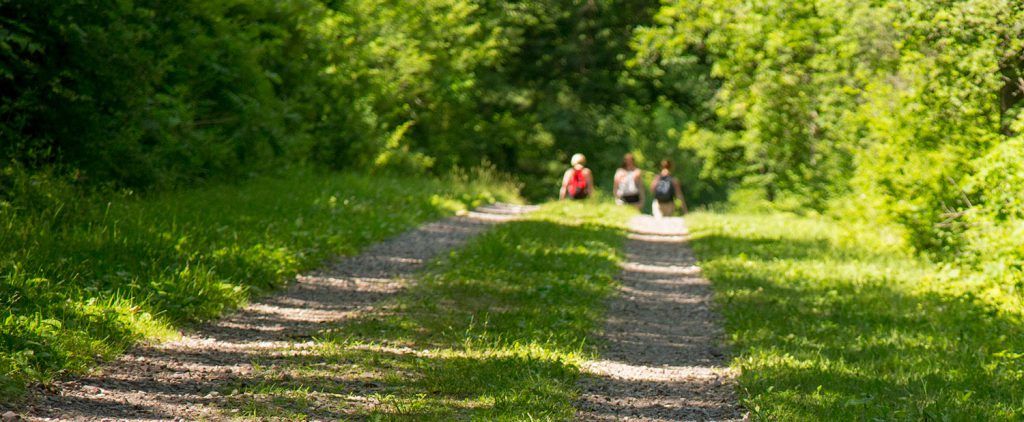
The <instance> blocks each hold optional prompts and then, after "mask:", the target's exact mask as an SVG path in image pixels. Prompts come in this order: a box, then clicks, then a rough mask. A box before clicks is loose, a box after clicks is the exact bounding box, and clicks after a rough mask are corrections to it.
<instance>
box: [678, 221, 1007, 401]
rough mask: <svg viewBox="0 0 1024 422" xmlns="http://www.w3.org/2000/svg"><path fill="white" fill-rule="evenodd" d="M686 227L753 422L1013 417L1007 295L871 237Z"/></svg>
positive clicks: (844, 231)
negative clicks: (728, 341)
mask: <svg viewBox="0 0 1024 422" xmlns="http://www.w3.org/2000/svg"><path fill="white" fill-rule="evenodd" d="M688 222H689V225H690V229H691V232H692V233H693V245H694V248H695V250H696V252H697V255H698V257H699V258H700V261H701V265H702V267H703V268H704V271H705V274H706V275H707V277H708V278H709V279H710V280H711V281H712V282H713V284H714V286H715V289H716V294H717V301H718V303H719V304H720V308H721V310H722V312H723V313H724V315H725V317H726V329H727V331H728V332H729V335H730V336H731V341H732V343H733V344H734V347H735V349H734V352H735V353H736V354H737V357H736V358H735V361H734V366H736V367H738V368H739V369H740V370H742V375H741V377H740V386H741V390H742V392H741V396H742V397H744V400H743V404H744V405H745V406H746V407H747V408H748V409H749V410H750V411H751V416H752V417H753V419H756V420H806V421H811V420H850V421H853V420H863V421H870V420H931V421H945V420H954V421H959V420H992V421H997V420H1005V421H1011V420H1012V421H1019V420H1021V418H1024V321H1022V314H1024V308H1022V306H1021V293H1020V292H1019V291H1018V292H1013V291H1012V289H1007V288H1005V287H1004V286H997V285H994V284H993V283H991V282H988V281H986V280H984V279H983V278H981V277H979V276H974V275H972V274H967V273H962V272H958V271H957V270H955V269H951V268H944V267H942V266H939V265H935V264H931V263H928V262H925V261H923V260H921V259H918V258H915V257H914V256H912V255H910V254H908V253H906V252H905V251H903V250H902V248H901V247H899V246H898V245H895V244H894V243H893V242H891V241H889V240H887V237H886V236H885V233H884V230H882V229H879V228H877V227H865V226H858V225H851V224H844V223H841V222H835V221H830V220H826V219H818V218H805V217H797V216H792V215H780V214H776V215H739V214H710V213H701V214H695V215H694V216H692V217H690V218H688Z"/></svg>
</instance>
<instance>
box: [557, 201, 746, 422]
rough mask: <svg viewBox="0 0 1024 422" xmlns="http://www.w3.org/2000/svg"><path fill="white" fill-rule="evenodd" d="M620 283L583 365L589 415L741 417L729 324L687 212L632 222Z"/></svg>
mask: <svg viewBox="0 0 1024 422" xmlns="http://www.w3.org/2000/svg"><path fill="white" fill-rule="evenodd" d="M629 231H630V233H629V240H628V242H627V244H626V257H627V259H626V262H625V264H624V265H623V272H622V275H621V277H620V281H621V284H622V286H621V288H620V292H619V294H618V295H617V297H616V298H614V299H613V300H612V301H611V303H610V304H609V307H608V314H607V322H606V324H605V327H604V330H603V331H602V332H601V333H600V334H599V335H598V336H597V337H598V344H599V345H600V346H599V351H600V355H601V359H600V360H597V361H591V362H588V363H586V364H585V365H584V368H583V369H584V372H585V373H586V375H585V376H584V377H583V378H582V379H581V381H580V384H579V387H580V390H581V394H580V399H579V401H578V402H577V403H576V408H577V409H578V411H577V415H576V416H577V418H578V419H579V420H584V421H739V420H743V415H742V413H741V410H740V407H739V405H738V404H737V403H736V397H735V394H734V388H735V384H734V380H733V378H734V377H733V374H732V372H731V371H730V370H729V368H728V364H727V362H726V357H725V350H724V343H723V342H724V332H723V330H722V328H721V321H720V317H719V315H718V314H717V313H716V312H715V310H714V306H713V303H712V292H711V286H710V284H709V283H708V281H707V280H706V279H705V278H704V277H703V276H702V275H701V271H700V268H699V267H697V265H696V258H695V257H694V254H693V251H692V250H691V249H690V247H689V245H687V243H686V242H687V239H688V233H687V230H686V224H685V222H684V221H683V219H682V218H678V217H676V218H664V219H655V218H654V217H651V216H646V215H642V216H637V217H634V218H633V219H632V220H631V221H630V223H629Z"/></svg>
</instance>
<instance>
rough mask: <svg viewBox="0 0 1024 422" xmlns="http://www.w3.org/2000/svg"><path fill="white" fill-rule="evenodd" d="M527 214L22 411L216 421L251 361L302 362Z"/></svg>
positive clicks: (365, 261)
mask: <svg viewBox="0 0 1024 422" xmlns="http://www.w3.org/2000/svg"><path fill="white" fill-rule="evenodd" d="M534 208H535V207H527V206H516V205H507V204H496V205H491V206H485V207H481V208H478V209H476V210H474V211H472V212H468V213H464V214H463V215H460V216H456V217H452V218H448V219H445V220H442V221H438V222H434V223H429V224H426V225H423V226H421V227H419V228H417V229H414V230H411V231H408V232H406V233H404V234H401V235H399V236H397V237H394V238H392V239H389V240H386V241H384V242H381V243H378V244H376V245H373V246H371V247H369V248H368V249H366V250H365V251H364V252H363V253H361V254H359V255H357V256H353V257H347V258H341V259H339V260H337V261H335V262H332V263H330V264H328V265H327V266H325V267H324V268H321V269H319V270H316V271H313V272H310V273H308V274H303V275H300V276H298V277H297V278H296V281H295V282H294V283H292V284H291V285H290V286H289V287H288V288H287V289H285V290H284V291H283V292H280V293H278V294H275V295H272V296H267V297H264V298H260V299H258V300H257V301H255V302H253V303H252V304H250V305H249V306H246V307H245V308H243V309H241V310H239V311H237V312H235V313H233V314H231V315H229V316H227V317H225V318H223V319H220V320H216V321H213V322H210V323H208V324H205V325H203V326H202V327H200V328H198V329H197V330H195V331H194V332H191V333H188V334H186V335H183V336H182V337H181V338H180V339H178V340H174V341H169V342H166V343H162V344H156V345H140V346H138V347H135V348H134V349H132V350H130V351H129V352H127V353H125V354H124V355H122V356H121V357H119V358H118V359H116V360H115V361H113V362H111V363H109V364H106V365H103V366H102V367H100V368H99V369H98V370H97V371H95V372H94V373H92V374H90V375H88V376H85V377H82V378H78V379H75V380H72V381H65V382H54V383H52V384H51V385H48V386H46V387H45V388H41V389H40V390H39V391H37V392H36V394H35V397H34V398H32V399H31V400H30V401H29V402H28V404H27V406H26V408H25V409H24V411H25V412H26V413H27V415H28V416H29V419H31V420H100V421H103V420H109V421H114V420H135V421H150V420H154V421H155V420H197V419H214V420H217V419H224V418H225V417H226V416H225V415H223V414H222V413H220V410H217V409H218V407H221V406H216V404H218V403H222V402H223V400H224V397H222V396H220V395H219V393H218V392H217V391H218V390H220V389H221V387H223V386H226V385H228V384H230V383H232V382H234V381H237V380H242V379H245V378H246V376H247V375H248V374H251V373H252V372H253V367H252V364H251V362H253V361H254V360H265V359H267V358H270V359H271V360H272V359H273V358H274V357H280V358H282V359H283V358H286V357H287V356H290V355H294V354H297V353H303V350H304V349H309V348H312V347H314V346H315V343H314V342H313V341H312V339H311V336H313V335H314V334H316V333H317V332H319V331H321V330H323V329H324V328H327V327H330V326H331V325H334V324H338V323H341V322H343V321H346V320H350V319H352V318H353V317H355V316H358V315H360V314H362V313H365V312H367V311H369V310H372V309H373V304H375V303H377V302H380V301H381V300H383V299H385V298H386V297H389V296H391V295H394V294H395V293H397V292H398V291H400V290H401V289H402V288H403V286H404V285H405V282H404V279H406V278H408V277H409V276H411V275H412V274H413V273H414V272H416V271H417V270H419V269H420V268H422V266H423V265H424V264H425V263H426V262H428V261H430V260H431V259H432V258H434V257H436V256H440V255H442V254H445V253H447V252H449V251H450V250H452V249H454V248H458V247H460V246H461V245H463V244H465V243H466V242H467V241H468V240H469V239H470V238H472V237H474V236H476V235H478V234H480V233H481V232H483V231H484V230H486V229H487V228H489V227H490V226H492V225H493V224H494V223H497V222H503V221H508V220H510V219H514V218H516V216H517V215H518V214H521V213H524V212H528V211H530V210H533V209H534Z"/></svg>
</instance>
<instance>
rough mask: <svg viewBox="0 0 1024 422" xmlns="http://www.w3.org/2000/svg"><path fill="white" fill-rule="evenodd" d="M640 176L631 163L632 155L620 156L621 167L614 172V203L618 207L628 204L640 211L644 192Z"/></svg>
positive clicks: (638, 170)
mask: <svg viewBox="0 0 1024 422" xmlns="http://www.w3.org/2000/svg"><path fill="white" fill-rule="evenodd" d="M641 176H642V174H641V173H640V169H638V168H636V163H635V162H634V161H633V154H626V155H624V156H622V166H621V167H619V169H618V170H615V203H616V204H619V205H623V204H629V205H630V206H634V207H636V209H640V208H642V207H643V206H644V190H643V189H640V186H643V183H644V182H643V180H642V179H641Z"/></svg>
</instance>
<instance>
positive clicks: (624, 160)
mask: <svg viewBox="0 0 1024 422" xmlns="http://www.w3.org/2000/svg"><path fill="white" fill-rule="evenodd" d="M632 158H633V154H632V153H628V152H627V153H626V155H623V156H622V166H620V167H621V168H626V160H629V159H632ZM633 164H636V162H634V163H633Z"/></svg>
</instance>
